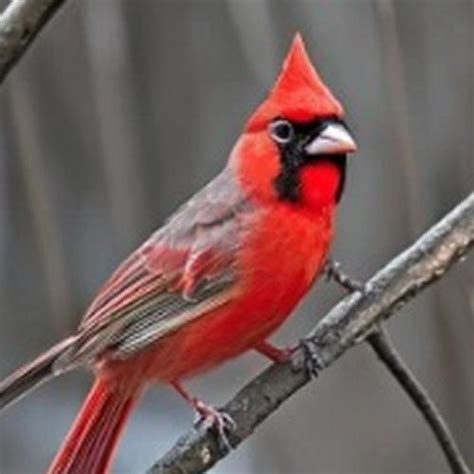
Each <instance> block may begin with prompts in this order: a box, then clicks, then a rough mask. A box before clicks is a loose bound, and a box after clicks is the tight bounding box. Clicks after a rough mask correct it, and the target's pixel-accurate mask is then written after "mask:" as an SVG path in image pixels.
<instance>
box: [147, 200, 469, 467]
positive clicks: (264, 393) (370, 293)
mask: <svg viewBox="0 0 474 474" xmlns="http://www.w3.org/2000/svg"><path fill="white" fill-rule="evenodd" d="M473 245H474V193H471V194H470V195H469V196H468V197H467V198H466V199H465V200H464V201H463V202H462V203H461V204H459V205H458V206H457V207H456V208H455V209H454V210H453V211H451V212H450V213H449V214H448V215H447V216H446V217H444V218H443V219H442V220H441V221H440V222H438V223H437V224H436V225H435V226H433V227H432V228H431V229H430V230H428V231H427V232H426V233H425V234H424V235H423V236H422V237H421V238H420V239H419V240H418V241H417V242H415V243H414V244H413V245H412V246H411V247H410V248H408V249H407V250H406V251H404V252H403V253H401V254H400V255H399V256H397V257H396V258H394V259H393V260H392V261H391V262H389V263H388V264H387V265H386V266H385V267H384V268H383V269H382V270H380V271H379V272H378V273H377V274H376V275H375V276H373V277H372V278H371V279H370V280H369V282H368V283H367V285H366V288H365V291H364V292H363V293H362V292H355V293H352V294H351V295H349V296H347V297H346V298H344V299H343V300H341V301H340V302H339V303H338V304H337V305H336V306H335V307H334V308H333V309H332V310H331V311H329V313H328V314H327V315H326V316H325V317H324V318H323V319H322V320H321V321H320V322H319V324H318V325H317V326H316V327H315V329H314V330H313V331H311V333H310V334H309V335H308V336H307V338H306V339H305V342H306V343H307V345H309V346H310V347H311V348H312V349H313V356H314V357H315V358H316V360H317V362H318V364H319V365H320V366H321V367H323V368H327V367H329V366H330V365H331V364H333V363H334V362H335V361H336V360H337V359H338V358H339V357H340V356H341V355H342V354H344V352H346V351H347V350H348V349H350V348H351V347H352V346H354V345H355V344H357V343H360V342H362V341H364V340H365V338H366V337H367V336H368V335H369V334H370V333H371V332H372V331H373V330H374V329H375V328H376V325H377V324H379V323H380V322H381V321H382V320H384V319H386V318H388V317H389V316H390V315H392V314H393V313H395V312H396V311H399V310H400V309H401V308H402V307H403V306H404V305H405V304H406V303H407V302H408V301H409V300H411V299H412V298H413V297H415V296H416V295H417V294H418V293H420V292H421V291H422V290H423V289H424V288H426V287H427V286H429V285H430V284H431V283H434V282H435V281H436V280H438V279H439V278H441V277H442V276H443V275H444V274H445V272H446V271H447V270H448V269H449V268H450V267H451V266H452V265H453V264H454V263H455V262H457V261H459V260H461V259H462V258H463V257H464V256H465V255H466V254H467V253H468V251H469V250H470V249H471V248H472V247H473ZM310 380H311V377H310V375H309V374H308V373H307V372H306V371H295V370H294V369H293V368H292V364H291V363H287V364H282V365H272V366H271V367H270V368H268V369H267V370H265V371H264V372H263V373H262V374H260V375H259V376H258V377H256V378H255V379H254V380H252V381H251V382H250V383H248V384H247V385H246V386H245V387H244V388H243V389H242V390H241V391H240V392H239V393H238V394H237V395H236V396H235V397H234V398H233V399H232V400H231V401H230V402H229V403H227V405H225V407H224V408H223V410H224V411H225V412H226V413H228V414H229V415H230V416H231V417H232V418H233V419H234V421H235V422H236V423H237V428H236V430H235V431H234V432H233V433H231V434H230V435H229V439H230V442H231V444H232V446H234V447H236V446H238V445H239V444H240V443H241V442H242V441H243V440H244V439H246V438H247V437H248V436H250V435H251V434H252V432H253V431H254V430H255V428H256V427H257V426H258V425H259V424H260V423H262V422H263V421H264V420H265V419H266V418H267V417H268V416H269V415H270V414H271V413H273V412H274V411H275V410H276V409H277V408H278V407H279V405H280V404H281V403H283V402H284V401H286V400H287V399H289V398H290V397H291V395H292V394H293V393H295V392H296V391H297V390H299V389H300V388H302V387H303V386H304V385H306V384H307V383H308V382H309V381H310ZM227 454H228V453H227V452H224V451H223V450H222V448H220V447H219V444H218V441H217V439H216V437H215V435H214V434H213V433H212V432H209V431H208V432H201V431H196V430H194V429H193V430H190V431H189V432H188V433H186V434H185V435H184V436H182V437H181V438H180V439H179V440H178V442H177V443H176V445H175V446H174V447H173V448H172V449H171V450H170V451H169V452H168V453H167V454H166V455H165V456H164V457H163V458H162V459H160V460H159V461H157V462H156V464H155V465H154V466H153V467H152V468H151V469H150V470H149V471H148V472H149V474H195V473H202V472H205V471H207V470H208V469H209V468H211V467H212V466H213V465H214V464H215V463H216V462H217V461H219V460H220V459H222V458H223V457H224V456H226V455H227Z"/></svg>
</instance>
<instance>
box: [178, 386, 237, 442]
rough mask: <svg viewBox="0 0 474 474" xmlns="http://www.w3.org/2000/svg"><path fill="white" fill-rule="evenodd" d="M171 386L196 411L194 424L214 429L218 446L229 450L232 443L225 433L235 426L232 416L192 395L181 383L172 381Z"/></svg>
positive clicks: (232, 429) (198, 426) (206, 428)
mask: <svg viewBox="0 0 474 474" xmlns="http://www.w3.org/2000/svg"><path fill="white" fill-rule="evenodd" d="M172 386H173V388H174V389H175V390H176V391H177V392H178V393H179V394H180V395H181V397H183V398H184V399H185V400H186V401H187V402H188V403H189V404H190V405H191V406H192V407H193V409H194V410H195V411H196V414H197V417H196V420H195V422H194V424H195V426H196V427H197V428H203V429H204V430H209V429H214V430H215V431H216V432H217V435H218V439H219V447H220V448H221V449H222V450H223V451H230V450H231V449H232V445H231V444H230V441H229V438H228V436H227V435H228V433H229V432H232V431H234V430H235V429H236V428H237V424H236V423H235V421H234V420H233V419H232V417H231V416H230V415H229V414H227V413H224V412H222V411H220V410H218V409H217V408H214V407H213V406H211V405H207V404H206V403H204V402H203V401H202V400H200V399H199V398H197V397H195V396H193V395H192V394H190V393H189V392H188V391H187V390H186V389H185V388H184V386H183V385H182V384H181V383H179V382H173V384H172Z"/></svg>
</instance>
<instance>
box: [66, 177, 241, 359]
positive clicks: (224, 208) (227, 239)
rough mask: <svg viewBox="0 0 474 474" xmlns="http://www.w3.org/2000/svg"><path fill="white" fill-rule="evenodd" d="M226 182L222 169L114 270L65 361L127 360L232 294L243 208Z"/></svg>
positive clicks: (231, 184)
mask: <svg viewBox="0 0 474 474" xmlns="http://www.w3.org/2000/svg"><path fill="white" fill-rule="evenodd" d="M234 183H235V181H234V177H233V176H232V172H231V170H229V169H228V168H227V169H226V170H224V172H222V173H221V174H220V175H219V176H218V177H216V178H215V179H214V180H213V181H212V182H211V183H210V184H209V185H208V186H206V187H205V188H204V189H203V190H201V191H200V192H199V193H198V194H196V195H195V196H194V197H193V198H192V199H191V200H190V201H188V203H187V204H185V205H184V206H182V207H181V208H180V209H179V210H178V211H177V213H176V214H175V215H173V216H172V217H171V219H170V220H169V221H168V222H167V223H166V224H165V226H163V227H162V228H161V229H159V230H158V231H157V232H156V233H155V234H153V235H152V236H151V237H150V238H149V239H148V240H147V241H146V242H145V243H144V244H143V245H142V246H141V247H140V248H139V249H138V250H137V251H135V252H134V253H133V254H132V255H131V256H130V257H129V258H128V259H127V260H126V261H125V262H124V263H123V264H122V265H121V266H120V267H119V268H118V269H117V270H116V271H115V272H114V274H113V275H112V277H111V278H110V279H109V280H108V281H107V282H106V284H105V285H104V286H103V288H102V289H101V291H100V292H99V294H98V296H97V297H96V298H95V300H94V301H93V302H92V304H91V306H90V307H89V309H88V311H87V312H86V314H85V317H84V319H83V322H82V324H81V326H80V330H79V334H78V336H79V337H78V342H77V344H76V345H75V346H74V347H73V349H72V350H71V351H70V352H69V354H68V357H67V361H65V363H71V362H74V363H78V362H79V363H81V362H83V361H86V360H90V359H92V358H95V357H97V356H98V355H100V354H101V353H103V352H104V351H108V352H111V353H112V354H113V357H118V358H122V357H127V356H129V355H130V354H132V353H134V352H136V351H138V350H141V349H143V348H144V347H146V346H147V345H148V344H150V343H152V342H156V341H157V340H159V339H160V338H162V337H163V336H165V335H167V334H169V333H170V332H173V331H175V330H177V329H178V328H179V327H181V326H182V325H183V324H186V323H188V322H189V321H191V320H194V319H196V318H198V317H200V316H201V315H203V314H205V313H206V312H208V311H210V310H211V309H214V308H216V307H217V306H219V305H222V304H224V303H226V302H228V301H229V300H230V299H231V298H232V297H233V295H234V294H235V291H236V287H237V285H236V282H237V274H236V265H235V262H236V257H237V253H238V251H239V245H240V242H241V228H240V227H241V219H240V218H239V215H240V214H241V213H242V212H246V211H248V210H249V209H250V205H249V203H248V202H246V200H245V199H244V197H243V195H242V194H241V192H240V191H239V190H238V189H237V188H236V186H235V184H234ZM63 362H64V361H63Z"/></svg>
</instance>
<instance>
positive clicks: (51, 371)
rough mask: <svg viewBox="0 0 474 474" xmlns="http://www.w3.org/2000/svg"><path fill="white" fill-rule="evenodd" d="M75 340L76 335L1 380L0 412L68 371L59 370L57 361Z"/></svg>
mask: <svg viewBox="0 0 474 474" xmlns="http://www.w3.org/2000/svg"><path fill="white" fill-rule="evenodd" d="M73 342H75V338H74V337H71V338H69V339H65V340H64V341H61V342H60V343H59V344H56V345H55V346H53V347H52V348H51V349H50V350H49V351H47V352H45V353H44V354H42V355H40V356H39V357H38V358H36V359H35V360H34V361H33V362H30V363H29V364H27V365H25V366H23V367H21V368H20V369H18V370H17V371H16V372H14V373H13V374H12V375H10V377H8V378H6V379H5V380H4V381H3V382H0V412H1V411H2V410H4V409H5V408H6V407H7V406H8V405H10V404H11V403H13V402H15V401H17V400H19V399H20V398H21V397H22V396H23V395H25V394H26V393H27V392H29V391H30V390H32V389H33V388H35V387H36V386H37V385H40V384H42V383H44V382H46V381H47V380H49V379H50V378H52V377H54V376H55V375H58V373H60V372H64V371H66V370H67V368H63V369H61V370H58V369H57V367H56V366H55V362H56V361H57V360H58V358H59V357H60V356H61V355H63V354H64V353H65V352H66V350H67V349H69V348H70V347H71V345H72V343H73Z"/></svg>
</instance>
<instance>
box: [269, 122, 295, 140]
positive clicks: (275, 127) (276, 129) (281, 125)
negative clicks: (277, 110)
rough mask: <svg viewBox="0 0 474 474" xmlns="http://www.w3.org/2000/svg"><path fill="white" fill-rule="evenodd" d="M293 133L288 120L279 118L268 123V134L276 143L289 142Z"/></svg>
mask: <svg viewBox="0 0 474 474" xmlns="http://www.w3.org/2000/svg"><path fill="white" fill-rule="evenodd" d="M294 134H295V131H294V130H293V125H291V123H290V122H288V120H281V119H279V120H275V121H274V122H272V123H271V124H270V135H271V137H272V138H273V139H274V140H275V141H276V142H277V143H281V144H285V143H288V142H290V141H291V140H292V138H293V136H294Z"/></svg>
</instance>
